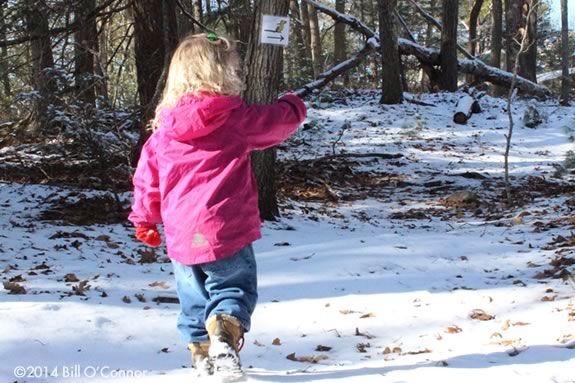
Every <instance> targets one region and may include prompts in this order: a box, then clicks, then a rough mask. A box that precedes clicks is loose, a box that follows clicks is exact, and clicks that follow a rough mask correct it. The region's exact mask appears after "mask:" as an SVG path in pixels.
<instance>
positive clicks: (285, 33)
mask: <svg viewBox="0 0 575 383" xmlns="http://www.w3.org/2000/svg"><path fill="white" fill-rule="evenodd" d="M288 42H289V17H282V16H271V15H263V16H262V36H261V43H262V44H274V45H283V46H284V47H285V46H287V45H288Z"/></svg>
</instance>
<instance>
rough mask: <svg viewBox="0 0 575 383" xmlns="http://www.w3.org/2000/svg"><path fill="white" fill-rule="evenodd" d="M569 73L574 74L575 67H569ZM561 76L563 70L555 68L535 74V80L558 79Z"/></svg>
mask: <svg viewBox="0 0 575 383" xmlns="http://www.w3.org/2000/svg"><path fill="white" fill-rule="evenodd" d="M569 74H575V68H569ZM562 76H563V71H561V70H556V71H551V72H545V73H541V74H539V75H537V82H544V81H551V80H557V79H560V78H561V77H562Z"/></svg>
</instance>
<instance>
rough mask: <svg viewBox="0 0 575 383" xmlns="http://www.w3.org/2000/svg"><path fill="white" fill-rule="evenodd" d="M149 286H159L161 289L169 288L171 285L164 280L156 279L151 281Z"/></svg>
mask: <svg viewBox="0 0 575 383" xmlns="http://www.w3.org/2000/svg"><path fill="white" fill-rule="evenodd" d="M148 286H150V287H158V288H160V289H169V288H170V286H169V285H168V284H167V283H166V282H164V281H155V282H152V283H150V284H149V285H148Z"/></svg>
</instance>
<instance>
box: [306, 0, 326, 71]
mask: <svg viewBox="0 0 575 383" xmlns="http://www.w3.org/2000/svg"><path fill="white" fill-rule="evenodd" d="M308 13H309V27H310V31H311V60H312V63H313V76H314V77H318V76H319V75H320V74H321V72H322V68H323V63H322V57H321V35H320V30H319V19H318V16H317V11H316V9H315V8H314V6H313V5H311V4H308Z"/></svg>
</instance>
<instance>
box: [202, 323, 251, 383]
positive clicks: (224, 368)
mask: <svg viewBox="0 0 575 383" xmlns="http://www.w3.org/2000/svg"><path fill="white" fill-rule="evenodd" d="M206 330H208V334H209V336H210V352H209V355H210V361H211V362H212V365H213V367H214V374H216V375H220V376H225V377H226V378H227V381H234V380H239V379H241V378H242V377H243V376H244V373H243V371H242V365H241V362H240V356H239V351H240V349H241V346H242V345H243V339H244V329H243V327H242V325H241V323H240V321H238V320H237V319H236V318H234V317H232V316H230V315H225V314H221V315H214V316H212V317H210V318H208V320H207V324H206Z"/></svg>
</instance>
